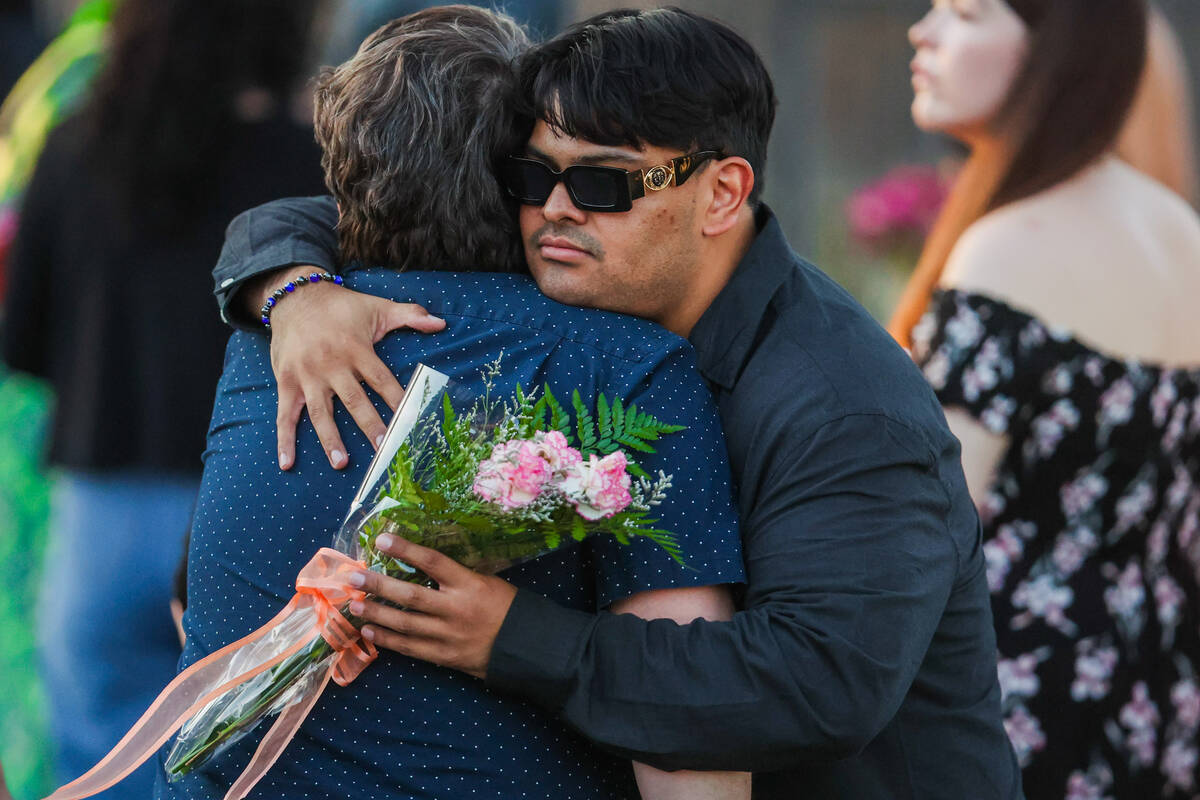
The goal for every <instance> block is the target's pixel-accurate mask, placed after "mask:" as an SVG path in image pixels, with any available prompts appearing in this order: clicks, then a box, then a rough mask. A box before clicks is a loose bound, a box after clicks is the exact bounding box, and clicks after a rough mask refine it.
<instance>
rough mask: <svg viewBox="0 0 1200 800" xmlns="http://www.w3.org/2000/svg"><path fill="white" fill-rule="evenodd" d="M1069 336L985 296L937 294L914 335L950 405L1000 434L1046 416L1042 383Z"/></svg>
mask: <svg viewBox="0 0 1200 800" xmlns="http://www.w3.org/2000/svg"><path fill="white" fill-rule="evenodd" d="M1069 344H1070V343H1069V342H1068V341H1066V339H1065V336H1064V334H1062V333H1059V332H1056V331H1054V330H1052V329H1050V328H1047V327H1046V326H1045V325H1043V324H1042V323H1041V322H1040V321H1038V320H1037V319H1035V318H1033V317H1030V316H1029V315H1026V314H1023V313H1020V312H1017V311H1014V310H1013V309H1011V308H1009V307H1008V306H1007V305H1005V304H1003V303H1000V302H996V301H993V300H991V299H989V298H987V297H984V296H982V295H976V294H970V293H966V292H961V291H956V290H949V291H940V292H938V293H937V294H936V295H935V296H934V298H933V301H932V303H931V306H930V309H929V311H928V312H927V313H926V314H925V316H924V317H923V318H922V319H921V322H920V323H919V324H918V325H917V326H916V328H914V329H913V348H912V354H913V359H914V360H915V361H916V363H917V366H919V367H920V368H921V370H922V372H924V374H925V379H926V380H927V381H928V382H929V384H930V386H932V387H933V390H934V391H935V392H936V393H937V396H938V400H940V401H941V403H942V405H943V406H947V407H956V408H962V409H964V410H966V411H967V413H969V414H970V415H971V416H973V417H974V418H975V419H977V420H979V422H980V423H981V424H982V425H983V426H984V427H986V428H987V429H988V430H989V431H991V432H992V433H996V434H1010V433H1012V432H1013V428H1014V427H1015V426H1018V425H1020V424H1022V422H1023V421H1025V420H1028V419H1029V418H1030V417H1031V416H1032V415H1033V413H1035V412H1036V411H1038V410H1040V408H1041V405H1042V404H1044V402H1045V400H1046V396H1047V395H1046V392H1045V391H1044V387H1043V386H1042V378H1043V377H1044V376H1045V374H1046V373H1047V371H1048V370H1050V369H1052V368H1053V366H1054V364H1055V363H1056V362H1058V361H1059V360H1061V357H1062V354H1061V353H1056V352H1055V351H1056V350H1057V349H1059V348H1063V347H1067V346H1068V345H1069Z"/></svg>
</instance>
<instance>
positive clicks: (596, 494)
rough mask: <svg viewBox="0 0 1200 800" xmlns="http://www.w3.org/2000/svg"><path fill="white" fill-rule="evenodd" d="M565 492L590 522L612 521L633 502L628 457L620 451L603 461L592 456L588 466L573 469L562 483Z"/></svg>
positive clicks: (576, 508)
mask: <svg viewBox="0 0 1200 800" xmlns="http://www.w3.org/2000/svg"><path fill="white" fill-rule="evenodd" d="M562 490H563V491H564V492H565V493H566V495H567V497H568V498H570V500H571V502H572V503H574V504H575V510H576V511H577V512H579V516H581V517H583V518H584V519H587V520H597V519H600V518H601V517H611V516H612V515H613V514H616V513H617V512H618V511H624V510H625V508H626V507H627V506H628V505H629V504H630V502H632V499H633V498H632V497H630V495H629V473H628V472H626V471H625V454H624V453H622V452H621V451H620V450H618V451H617V452H615V453H611V454H609V455H607V456H605V457H604V458H596V456H595V455H594V454H593V455H592V456H590V457H589V459H588V463H586V464H583V463H580V464H578V465H576V466H575V467H573V468H572V469H571V470H570V471H569V472H568V473H567V477H566V479H564V480H563V482H562Z"/></svg>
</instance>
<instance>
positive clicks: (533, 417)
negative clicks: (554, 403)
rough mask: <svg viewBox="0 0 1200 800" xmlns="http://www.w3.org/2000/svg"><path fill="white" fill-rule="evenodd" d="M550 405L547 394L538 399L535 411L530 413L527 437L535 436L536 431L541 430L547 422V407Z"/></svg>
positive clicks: (534, 406)
mask: <svg viewBox="0 0 1200 800" xmlns="http://www.w3.org/2000/svg"><path fill="white" fill-rule="evenodd" d="M548 407H549V401H548V400H546V395H544V394H543V395H542V396H541V397H539V398H538V401H537V402H536V403H534V404H533V411H532V412H530V415H529V417H530V418H529V428H528V429H527V430H526V432H525V438H527V439H528V438H529V437H531V436H533V434H534V431H539V430H541V429H542V427H543V426H544V425H545V424H546V409H547V408H548Z"/></svg>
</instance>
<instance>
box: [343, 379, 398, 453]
mask: <svg viewBox="0 0 1200 800" xmlns="http://www.w3.org/2000/svg"><path fill="white" fill-rule="evenodd" d="M331 384H332V386H333V391H334V393H336V394H337V396H338V399H339V400H341V401H342V405H344V406H345V407H346V410H347V411H349V412H350V417H351V418H352V419H353V420H354V422H355V424H356V425H358V428H359V430H361V431H362V432H363V433H365V434H366V435H367V440H368V441H370V442H372V443H373V444H374V445H375V446H376V447H378V446H379V443H380V442H381V441H383V434H384V433H385V432H387V426H386V425H384V424H383V419H382V418H381V417H380V416H379V412H378V411H376V410H375V406H374V404H373V403H371V400H370V398H369V397H367V392H366V390H364V389H363V387H362V384H361V383H359V382H358V380H357V378H356V377H355V376H354V375H351V374H349V373H341V374H339V375H335V376H334V377H333V380H332V381H331ZM343 452H345V451H343Z"/></svg>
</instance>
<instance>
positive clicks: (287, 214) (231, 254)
mask: <svg viewBox="0 0 1200 800" xmlns="http://www.w3.org/2000/svg"><path fill="white" fill-rule="evenodd" d="M337 221H338V213H337V204H336V203H335V202H334V200H333V198H332V197H289V198H285V199H282V200H273V201H271V202H270V203H266V204H264V205H261V206H256V207H255V208H252V209H250V210H248V211H243V212H242V213H241V214H239V215H237V216H236V217H234V219H233V221H232V222H230V223H229V227H228V228H227V229H226V231H225V244H224V246H222V248H221V256H220V258H219V260H218V261H217V265H216V267H214V268H213V281H214V283H215V288H214V290H213V293H214V294H215V295H216V298H217V304H218V305H219V306H220V309H221V316H222V318H223V319H225V321H226V322H229V323H230V324H232V325H235V326H237V327H241V328H251V329H254V327H255V326H253V325H252V320H251V319H250V318H249V317H248V316H247V315H245V314H243V313H241V312H240V310H239V305H240V303H238V302H237V301H238V299H239V298H240V294H241V293H240V290H241V289H242V288H243V287H244V286H245V284H246V282H247V281H248V280H250V279H251V278H254V277H256V276H260V275H263V274H265V273H270V272H274V271H275V270H278V269H280V268H282V267H288V266H293V265H297V264H304V265H312V266H314V267H318V268H319V269H321V270H329V271H334V270H335V268H336V266H337V263H338V238H337Z"/></svg>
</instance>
